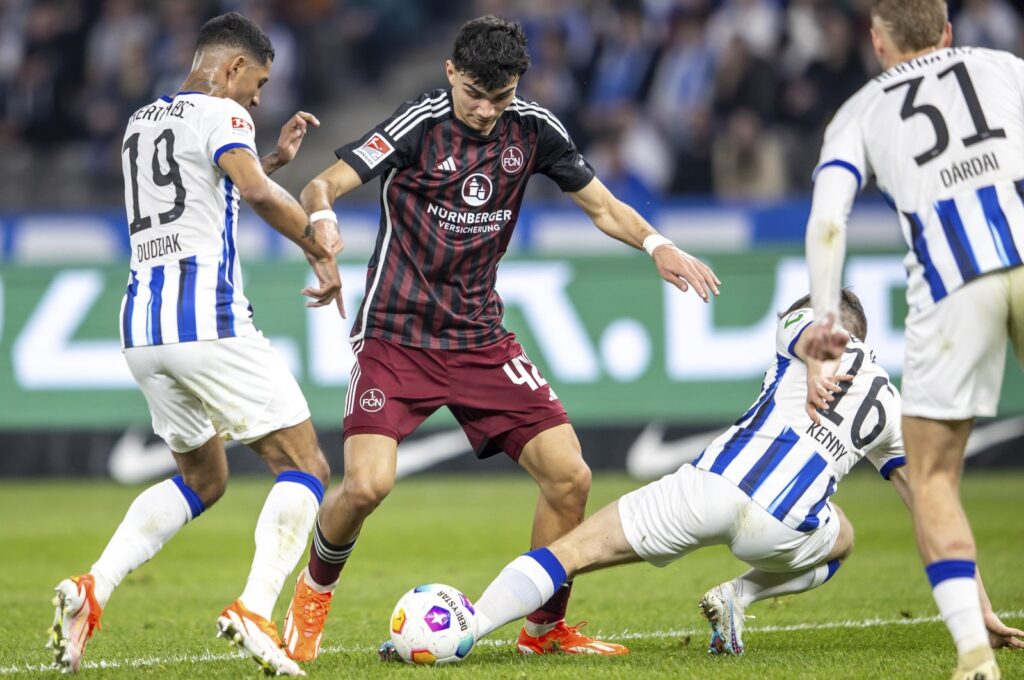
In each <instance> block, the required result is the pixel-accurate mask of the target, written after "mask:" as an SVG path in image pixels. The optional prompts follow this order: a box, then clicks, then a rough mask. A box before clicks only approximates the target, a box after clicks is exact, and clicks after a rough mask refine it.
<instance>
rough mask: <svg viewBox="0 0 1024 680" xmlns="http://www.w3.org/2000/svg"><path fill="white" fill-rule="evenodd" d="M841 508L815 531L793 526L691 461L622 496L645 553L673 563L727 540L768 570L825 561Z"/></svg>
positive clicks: (631, 535) (622, 509)
mask: <svg viewBox="0 0 1024 680" xmlns="http://www.w3.org/2000/svg"><path fill="white" fill-rule="evenodd" d="M838 516H839V515H838V513H833V514H832V516H831V519H830V521H828V522H826V523H825V524H824V526H821V527H818V528H817V529H815V530H814V531H809V532H802V531H797V530H796V529H791V528H790V527H788V526H786V525H785V524H783V523H782V522H780V521H779V520H777V519H776V518H775V517H773V516H772V515H771V514H770V513H769V512H768V511H767V510H765V509H764V508H762V507H761V506H760V505H758V504H757V503H755V502H754V501H752V500H751V499H750V497H749V496H747V495H746V494H745V493H743V492H742V491H741V490H740V489H739V488H738V487H737V486H736V485H735V484H733V483H732V482H730V481H729V480H727V479H724V478H723V477H721V476H720V475H716V474H715V473H713V472H708V471H707V470H700V469H698V468H695V467H693V466H692V465H689V464H687V465H684V466H682V467H681V468H679V470H677V471H676V472H673V473H672V474H669V475H665V476H664V477H662V478H661V479H659V480H657V481H655V482H651V483H650V484H648V485H647V486H644V487H641V488H639V489H637V490H636V491H633V492H630V493H628V494H626V495H625V496H623V497H622V498H620V499H619V518H620V521H621V522H622V530H623V532H624V533H625V534H626V540H627V541H629V544H630V545H631V546H632V547H633V550H634V551H635V552H636V554H637V555H639V556H640V557H642V558H643V559H644V560H645V561H647V562H649V563H650V564H653V565H654V566H656V567H665V566H668V565H669V564H671V563H672V562H674V561H676V560H677V559H679V558H680V557H683V556H684V555H686V554H688V553H690V552H693V551H694V550H696V549H697V548H703V547H705V546H709V545H727V546H729V549H730V550H731V551H732V554H733V555H735V556H736V557H738V558H739V559H741V560H743V561H744V562H746V563H747V564H749V565H750V566H752V567H756V568H758V569H762V570H764V571H768V572H781V573H788V572H794V571H802V570H804V569H808V568H810V567H813V566H816V565H818V564H820V563H822V562H823V561H824V560H825V558H826V557H828V555H829V553H830V552H831V551H832V547H833V546H834V545H835V543H836V539H837V538H838V537H839V520H838V519H837V518H838Z"/></svg>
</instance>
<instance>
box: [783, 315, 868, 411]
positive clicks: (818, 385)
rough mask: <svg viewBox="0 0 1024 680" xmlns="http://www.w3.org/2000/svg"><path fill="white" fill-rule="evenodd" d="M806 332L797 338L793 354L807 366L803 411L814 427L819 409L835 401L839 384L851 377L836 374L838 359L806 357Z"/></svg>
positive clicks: (840, 386)
mask: <svg viewBox="0 0 1024 680" xmlns="http://www.w3.org/2000/svg"><path fill="white" fill-rule="evenodd" d="M808 330H810V327H808V328H807V329H806V330H805V331H804V332H803V333H801V334H800V336H799V337H798V338H797V341H796V344H795V345H794V346H793V354H794V355H795V356H796V358H797V359H800V360H801V361H803V362H804V364H806V365H807V399H806V401H805V403H804V411H805V412H806V413H807V417H809V418H810V419H811V421H812V422H813V423H814V424H815V425H821V416H820V415H819V414H818V411H819V409H821V410H824V409H827V408H828V406H829V404H831V403H832V402H833V401H835V395H836V394H837V393H839V392H842V390H843V387H842V384H841V383H844V382H850V381H851V380H853V376H852V375H848V374H845V373H843V374H836V371H837V370H838V369H839V360H838V359H829V360H827V361H820V360H818V359H814V358H811V357H809V356H808V355H807V342H808V340H807V331H808Z"/></svg>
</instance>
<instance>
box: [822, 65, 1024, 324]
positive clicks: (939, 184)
mask: <svg viewBox="0 0 1024 680" xmlns="http://www.w3.org/2000/svg"><path fill="white" fill-rule="evenodd" d="M827 166H839V167H843V168H846V169H847V170H849V171H850V172H852V173H853V174H854V175H855V176H856V178H857V182H858V185H859V186H863V184H864V182H865V181H866V180H867V179H868V177H869V176H872V175H873V176H874V177H875V178H876V180H877V182H878V186H879V188H880V189H881V190H882V191H883V192H884V193H885V194H886V196H887V198H888V199H889V200H890V203H891V205H892V206H893V207H894V208H895V210H896V212H897V213H898V215H899V221H900V226H901V228H902V230H903V237H904V240H905V241H906V243H907V247H908V248H909V253H908V254H907V257H906V262H905V264H906V267H907V275H908V289H907V302H908V303H909V304H910V306H911V308H912V309H923V308H926V307H928V306H931V305H932V304H934V303H935V302H938V301H939V300H941V299H942V298H944V297H945V296H946V295H948V294H950V293H952V292H953V291H955V290H956V289H957V288H959V287H960V286H962V285H963V284H964V283H967V282H969V281H971V280H973V279H975V278H977V277H979V276H982V275H983V274H987V273H989V272H993V271H997V270H1000V269H1006V268H1010V267H1017V266H1020V265H1021V264H1022V262H1024V260H1022V258H1024V61H1022V60H1021V59H1019V58H1017V57H1015V56H1013V55H1012V54H1009V53H1007V52H1000V51H996V50H987V49H979V48H970V47H957V48H949V49H942V50H936V51H934V52H929V53H927V54H925V55H923V56H921V57H918V58H917V59H913V60H911V61H908V62H905V63H902V64H898V65H896V66H893V67H892V68H890V69H889V70H887V71H885V72H884V73H882V74H880V75H878V76H877V77H875V78H873V79H872V80H871V81H870V82H868V83H867V84H866V85H865V86H864V87H863V88H861V90H860V91H858V92H857V93H856V94H855V95H853V96H852V97H851V98H850V99H849V100H847V102H846V103H845V104H844V105H843V107H842V108H841V109H840V110H839V112H838V113H837V114H836V117H835V119H834V120H833V121H832V123H831V124H830V125H829V127H828V130H827V131H826V133H825V143H824V145H823V146H822V150H821V158H820V161H819V164H818V168H817V169H818V170H820V169H821V168H823V167H827ZM815 172H816V173H817V170H816V171H815Z"/></svg>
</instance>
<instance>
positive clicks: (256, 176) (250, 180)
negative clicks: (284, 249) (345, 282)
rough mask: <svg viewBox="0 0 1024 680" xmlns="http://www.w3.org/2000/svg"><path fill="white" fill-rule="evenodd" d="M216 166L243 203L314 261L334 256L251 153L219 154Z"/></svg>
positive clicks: (287, 195)
mask: <svg viewBox="0 0 1024 680" xmlns="http://www.w3.org/2000/svg"><path fill="white" fill-rule="evenodd" d="M219 164H220V167H221V169H222V170H224V172H226V173H227V174H228V176H229V177H230V178H231V181H232V182H233V183H234V184H235V186H236V187H238V192H239V193H240V194H241V195H242V198H243V199H245V202H246V203H248V204H249V205H251V206H252V208H253V210H255V211H256V214H257V215H259V216H260V217H262V218H263V219H264V220H265V221H266V222H267V224H269V225H270V226H272V227H273V228H274V229H276V230H277V231H279V232H280V233H281V234H282V235H283V236H286V237H287V238H289V239H290V240H292V241H293V242H295V243H296V244H297V245H298V246H299V247H300V248H302V250H303V251H305V252H306V253H308V254H309V255H311V256H313V257H315V258H329V257H333V256H334V254H335V253H334V252H332V251H331V248H330V244H328V243H326V242H324V241H323V240H322V239H318V238H316V234H315V233H314V232H313V227H312V226H311V225H310V224H309V219H308V218H307V217H306V212H305V211H304V210H303V209H302V206H301V205H299V202H298V201H296V200H295V199H294V198H293V197H292V195H291V194H289V193H288V192H287V191H285V190H284V189H283V188H281V186H280V185H278V184H277V183H276V182H274V180H272V179H270V178H269V177H267V175H266V173H265V172H263V167H262V166H261V165H260V163H259V161H257V160H256V157H255V156H254V155H253V154H252V153H250V152H249V151H248V150H246V149H243V148H235V149H229V150H227V151H225V152H224V153H223V154H221V156H220V160H219Z"/></svg>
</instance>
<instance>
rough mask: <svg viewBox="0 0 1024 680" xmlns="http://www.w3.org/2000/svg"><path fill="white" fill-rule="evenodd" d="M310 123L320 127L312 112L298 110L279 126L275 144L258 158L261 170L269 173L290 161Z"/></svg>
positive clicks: (300, 144)
mask: <svg viewBox="0 0 1024 680" xmlns="http://www.w3.org/2000/svg"><path fill="white" fill-rule="evenodd" d="M310 125H312V126H313V127H320V121H319V120H317V117H316V116H314V115H313V114H312V113H306V112H305V111H299V112H298V113H296V114H295V115H294V116H292V117H291V118H290V119H289V120H288V122H287V123H285V124H284V125H283V126H281V134H280V136H279V137H278V138H277V146H276V147H274V150H273V151H271V152H270V153H268V154H267V155H266V156H264V157H263V158H261V159H260V165H261V166H263V172H265V173H267V174H268V175H269V174H271V173H273V172H274V171H275V170H279V169H281V168H282V167H284V166H286V165H288V164H289V163H291V162H292V159H294V158H295V156H296V155H298V153H299V147H301V146H302V140H303V139H304V138H305V137H306V131H307V130H308V129H309V126H310Z"/></svg>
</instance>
